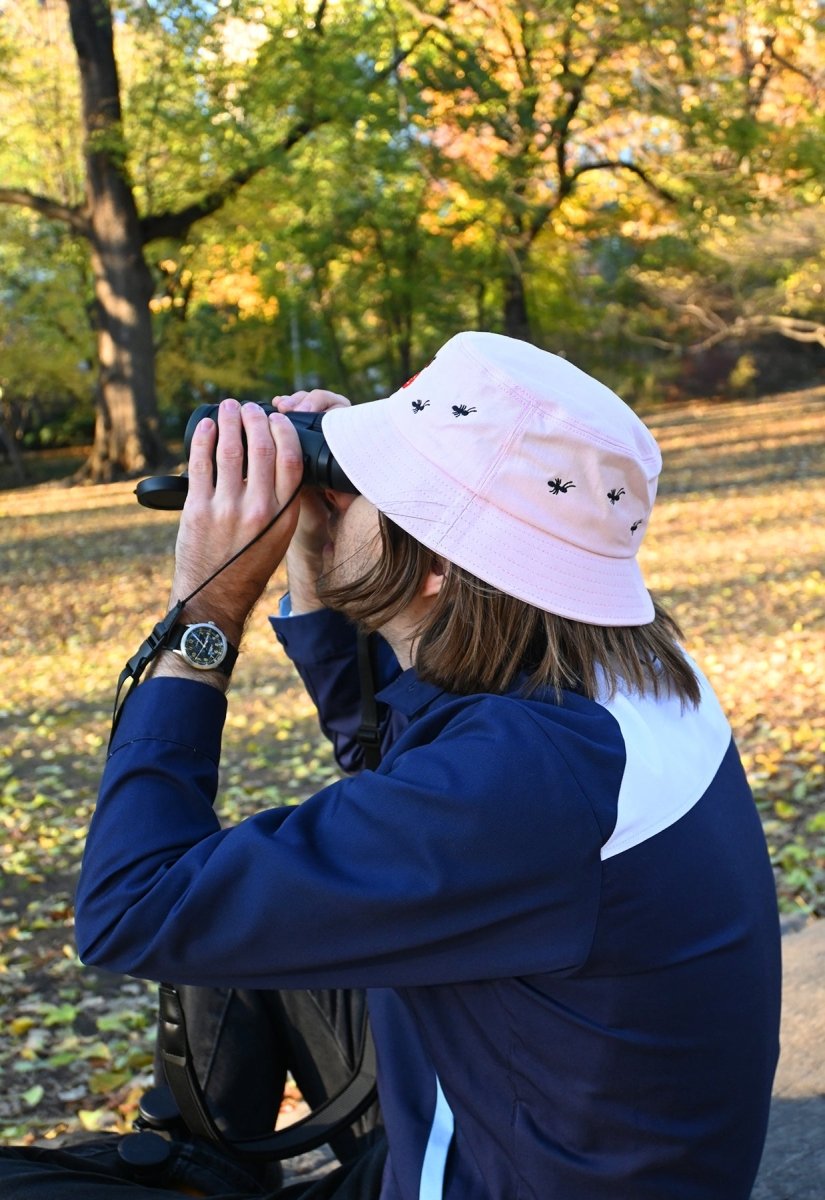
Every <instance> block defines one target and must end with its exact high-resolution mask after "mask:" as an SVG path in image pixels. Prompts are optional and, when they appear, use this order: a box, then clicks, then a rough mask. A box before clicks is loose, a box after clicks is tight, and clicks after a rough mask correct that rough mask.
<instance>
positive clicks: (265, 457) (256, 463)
mask: <svg viewBox="0 0 825 1200" xmlns="http://www.w3.org/2000/svg"><path fill="white" fill-rule="evenodd" d="M285 419H286V418H285ZM241 421H242V424H243V429H244V434H245V435H246V454H247V469H246V488H247V496H248V498H249V500H251V501H254V502H255V503H260V504H261V506H262V509H263V510H266V508H271V507H272V506H273V504H274V501H275V496H274V491H275V489H274V478H275V443H274V442H273V440H272V435H271V434H270V432H269V422H268V421H267V418H266V414H265V413H264V410H263V409H262V408H261V407H260V406H259V405H257V404H245V405H244V406H243V408H242V409H241Z"/></svg>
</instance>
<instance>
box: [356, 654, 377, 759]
mask: <svg viewBox="0 0 825 1200" xmlns="http://www.w3.org/2000/svg"><path fill="white" fill-rule="evenodd" d="M356 645H357V657H358V679H359V683H360V685H361V724H360V725H359V726H358V730H357V732H356V734H355V740H356V741H357V742H358V744H359V746H361V748H362V750H363V751H364V766H365V767H366V768H367V770H368V771H374V770H375V769H376V767H377V766H378V764H379V763H380V762H381V726H380V718H379V715H378V701H377V700H376V699H375V679H376V675H377V669H376V661H375V656H376V653H377V647H376V641H375V635H374V634H364V633H360V632H359V634H358V638H357V643H356Z"/></svg>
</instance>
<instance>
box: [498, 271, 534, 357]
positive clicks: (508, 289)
mask: <svg viewBox="0 0 825 1200" xmlns="http://www.w3.org/2000/svg"><path fill="white" fill-rule="evenodd" d="M504 332H505V333H506V334H507V336H508V337H512V338H518V339H519V340H520V341H522V342H532V340H533V336H532V330H531V327H530V316H529V314H528V312H527V295H526V293H525V290H524V275H523V273H522V271H521V269H520V266H519V265H517V264H515V263H511V264H509V269H508V271H507V274H506V276H505V278H504Z"/></svg>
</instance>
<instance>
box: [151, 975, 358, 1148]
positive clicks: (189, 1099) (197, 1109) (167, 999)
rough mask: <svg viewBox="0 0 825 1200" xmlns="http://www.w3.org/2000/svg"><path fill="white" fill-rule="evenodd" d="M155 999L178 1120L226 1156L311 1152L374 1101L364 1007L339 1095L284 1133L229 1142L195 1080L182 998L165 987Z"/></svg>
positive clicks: (162, 1045) (161, 1052)
mask: <svg viewBox="0 0 825 1200" xmlns="http://www.w3.org/2000/svg"><path fill="white" fill-rule="evenodd" d="M158 995H159V1007H160V1020H159V1023H158V1046H159V1051H160V1057H161V1060H162V1061H163V1065H164V1069H165V1072H166V1079H167V1083H168V1085H169V1087H170V1089H171V1091H172V1094H173V1095H174V1097H175V1101H176V1102H177V1105H178V1108H179V1109H180V1114H181V1117H182V1118H183V1121H184V1123H185V1124H186V1126H187V1128H188V1130H189V1132H190V1133H192V1134H193V1135H194V1136H195V1137H201V1138H204V1139H206V1140H207V1141H209V1142H213V1143H215V1144H216V1145H218V1146H219V1147H220V1148H221V1149H222V1150H224V1151H225V1152H227V1153H228V1154H234V1155H239V1156H242V1157H243V1156H246V1157H249V1158H257V1159H272V1158H276V1159H282V1158H292V1157H294V1156H295V1155H296V1154H304V1153H306V1152H307V1151H308V1150H315V1149H316V1148H317V1147H318V1146H323V1145H324V1144H325V1143H326V1142H328V1141H329V1140H330V1138H332V1137H334V1136H335V1135H336V1133H340V1132H342V1131H343V1130H344V1129H346V1128H348V1127H349V1126H350V1125H351V1124H352V1123H353V1121H356V1120H357V1119H358V1117H360V1116H361V1115H362V1114H363V1113H364V1112H366V1110H367V1109H368V1108H369V1107H370V1105H371V1104H372V1103H373V1102H374V1101H375V1099H376V1095H377V1089H376V1059H375V1045H374V1043H373V1040H372V1034H371V1032H370V1028H369V1022H368V1019H367V1015H366V1008H365V1010H364V1022H363V1027H362V1032H361V1045H360V1051H359V1058H358V1062H357V1064H356V1067H355V1070H354V1072H353V1074H352V1076H351V1077H350V1079H349V1080H348V1081H347V1083H346V1084H345V1085H344V1087H343V1088H341V1089H340V1091H338V1092H336V1093H335V1095H333V1096H330V1098H329V1099H328V1100H326V1101H325V1102H324V1103H323V1104H322V1105H320V1106H319V1107H318V1108H316V1109H314V1110H313V1111H312V1112H311V1113H310V1114H309V1115H308V1116H306V1117H304V1118H302V1119H301V1120H300V1121H296V1122H295V1123H294V1124H293V1125H290V1126H288V1128H286V1129H280V1130H278V1131H277V1132H273V1133H267V1134H261V1135H258V1136H256V1137H249V1138H235V1139H230V1138H227V1137H226V1136H225V1135H224V1134H222V1133H221V1131H220V1130H219V1129H218V1127H217V1125H216V1124H215V1122H214V1120H213V1118H212V1115H211V1113H210V1112H209V1107H208V1105H207V1103H206V1099H205V1097H204V1094H203V1090H202V1089H201V1086H200V1084H199V1082H198V1079H197V1076H196V1075H195V1071H194V1067H193V1065H192V1055H191V1052H190V1049H189V1040H188V1038H187V1035H186V1020H185V1017H184V1015H183V1006H182V1005H181V1002H180V996H179V995H178V993H177V991H176V989H175V988H174V987H173V986H172V985H171V984H168V983H162V984H161V985H160V987H159V992H158Z"/></svg>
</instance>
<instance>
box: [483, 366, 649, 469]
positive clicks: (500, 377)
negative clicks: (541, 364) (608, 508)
mask: <svg viewBox="0 0 825 1200" xmlns="http://www.w3.org/2000/svg"><path fill="white" fill-rule="evenodd" d="M465 351H466V354H467V356H468V357H469V358H472V359H473V361H474V362H475V363H476V364H477V366H478V367H479V369H480V370H481V371H483V372H484V373H485V374H486V375H492V376H494V377H495V379H496V381H497V382H498V383H499V384H500V385H501V386H502V388H503V390H504V391H505V392H507V393H508V394H509V395H511V396H514V397H516V398H517V399H519V400H520V401H522V402H523V403H525V404H529V405H530V406H531V407H533V408H535V409H536V411H537V412H540V413H542V415H543V416H545V417H551V419H552V420H554V421H558V423H559V424H560V425H564V426H566V427H567V428H568V429H570V430H575V431H576V433H577V435H578V436H579V437H581V436H582V434H583V433H585V431H584V430H583V427H582V426H581V425H578V424H574V423H573V422H572V421H569V420H567V419H565V417H564V416H556V414H555V413H553V414H550V413H545V412H543V410H542V409H541V408H540V407H539V405H538V403H537V402H536V396H535V394H534V393H533V392H530V391H528V390H527V389H526V388H524V387H522V386H521V384H518V383H512V382H508V380H507V376H506V375H505V374H503V373H502V372H501V371H500V370H499V369H498V367H494V366H492V365H491V364H489V363H487V362H484V361H483V360H482V359H481V358H479V356H478V355H477V354H476V353H474V351H473V349H472V347H471V346H470V345H466V346H465ZM546 353H549V351H546ZM564 361H565V362H566V361H567V360H566V359H565V360H564ZM569 365H570V366H575V363H571V364H569ZM576 370H577V371H578V370H580V368H579V367H576ZM582 374H585V375H586V372H582ZM587 378H588V379H591V380H592V381H593V382H594V383H599V380H598V379H595V378H594V377H593V376H587ZM599 386H600V387H603V388H604V389H605V391H607V392H609V393H610V395H611V396H614V397H615V399H616V400H618V401H619V403H620V404H624V405H625V408H627V409H628V410H629V411H630V412H631V413H633V416H634V417H636V414H635V413H634V412H633V409H632V408H630V406H629V405H627V404H625V402H624V400H622V398H621V396H618V395H616V393H615V392H613V391H611V389H610V388H608V387H606V386H605V385H604V384H603V383H599ZM636 420H637V421H638V422H639V424H640V425H641V427H642V429H644V430H646V431H647V433H648V436H649V437H651V438H653V434H652V433H651V432H650V430H649V429H648V428H647V426H646V425H645V424H644V422H643V421H642V420H641V418H639V417H636ZM585 436H586V437H587V440H588V441H592V442H593V443H594V444H596V445H599V446H601V447H603V448H604V449H605V450H619V451H622V452H623V453H624V454H627V453H628V452H630V453H631V454H633V455H634V456H635V455H636V454H638V455H639V457H640V458H641V459H642V460H643V461H644V462H652V463H654V464H656V463H658V462H659V461H660V459H661V451H660V450H659V448H658V446H657V447H656V449H655V450H650V451H647V452H643V453H641V454H640V453H639V451H638V450H637V449H636V447H635V446H633V447H631V446H628V445H627V444H626V443H624V442H615V441H613V440H612V439H610V438H606V437H604V436H603V435H602V434H600V433H598V432H597V431H595V430H592V431H591V430H589V429H588V430H587V431H586V433H585ZM654 442H655V439H654Z"/></svg>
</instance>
